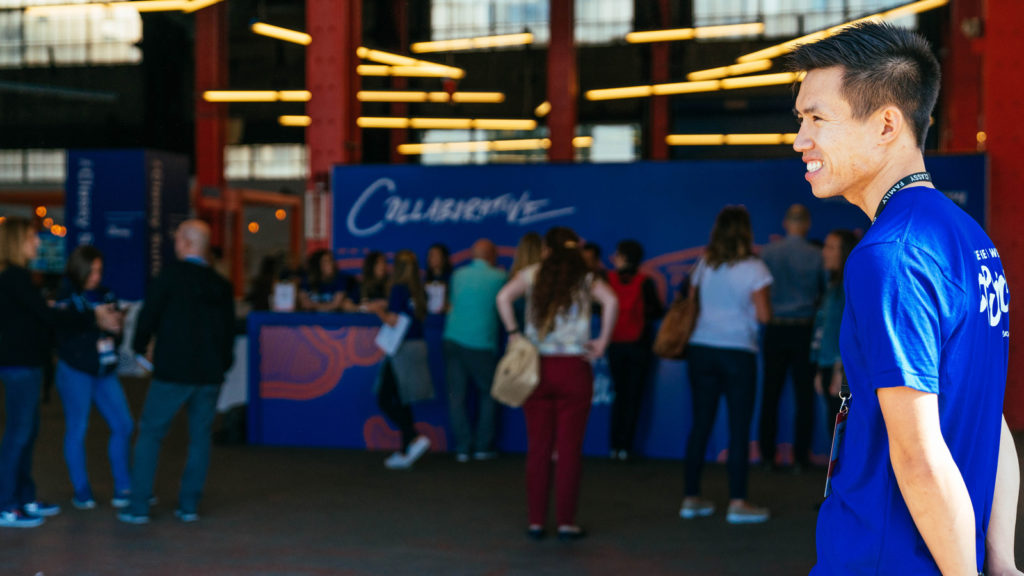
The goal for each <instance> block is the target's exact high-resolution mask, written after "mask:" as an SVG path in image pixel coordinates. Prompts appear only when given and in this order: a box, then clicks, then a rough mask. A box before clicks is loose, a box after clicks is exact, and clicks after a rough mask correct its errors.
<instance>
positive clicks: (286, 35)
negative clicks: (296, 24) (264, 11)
mask: <svg viewBox="0 0 1024 576" xmlns="http://www.w3.org/2000/svg"><path fill="white" fill-rule="evenodd" d="M249 30H252V32H253V33H254V34H259V35H260V36H266V37H268V38H274V39H276V40H283V41H285V42H291V43H293V44H301V45H303V46H309V45H310V44H312V43H313V37H312V36H310V35H309V34H306V33H305V32H299V31H298V30H291V29H289V28H282V27H280V26H274V25H273V24H267V23H266V22H260V21H259V20H253V21H251V22H249Z"/></svg>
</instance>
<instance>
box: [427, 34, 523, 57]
mask: <svg viewBox="0 0 1024 576" xmlns="http://www.w3.org/2000/svg"><path fill="white" fill-rule="evenodd" d="M524 44H533V34H530V33H529V32H524V33H522V34H500V35H497V36H477V37H475V38H455V39H452V40H437V41H434V42H414V43H413V44H412V46H410V49H411V50H412V51H413V52H414V53H416V54H423V53H426V52H454V51H457V50H477V49H483V48H497V47H499V46H522V45H524Z"/></svg>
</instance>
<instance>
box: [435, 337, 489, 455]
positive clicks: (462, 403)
mask: <svg viewBox="0 0 1024 576" xmlns="http://www.w3.org/2000/svg"><path fill="white" fill-rule="evenodd" d="M444 363H445V373H446V380H447V383H448V417H449V420H450V422H451V425H452V436H454V437H455V451H456V452H457V453H459V454H469V453H470V451H471V450H475V451H476V452H490V451H492V450H494V431H495V424H496V417H497V413H498V409H497V405H496V404H495V402H494V399H493V398H491V384H492V383H493V382H494V370H495V368H497V366H498V354H497V353H496V352H495V351H493V350H475V349H473V348H466V347H465V346H462V345H460V344H456V343H455V342H452V341H451V340H445V341H444ZM470 379H472V380H473V382H475V383H476V388H477V394H476V396H477V411H476V415H477V422H476V434H474V433H473V427H472V425H471V424H470V422H469V414H468V413H467V411H466V391H467V389H468V388H469V380H470ZM474 440H475V444H474Z"/></svg>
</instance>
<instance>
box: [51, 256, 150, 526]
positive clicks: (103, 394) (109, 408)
mask: <svg viewBox="0 0 1024 576" xmlns="http://www.w3.org/2000/svg"><path fill="white" fill-rule="evenodd" d="M102 278H103V253H102V252H100V251H99V249H97V248H96V247H95V246H79V247H78V248H76V249H75V251H74V252H72V253H71V256H69V257H68V263H67V273H66V275H65V278H64V282H63V284H62V286H61V288H60V290H59V291H58V293H57V304H58V306H62V307H66V308H73V309H75V310H79V311H83V312H84V311H86V310H89V309H91V308H94V307H95V306H96V305H97V304H101V303H104V302H114V301H115V299H114V294H113V293H112V292H111V291H109V290H107V289H105V288H102V287H100V281H101V280H102ZM120 340H121V338H120V334H119V333H113V332H107V331H105V330H101V329H99V328H98V327H95V326H92V327H89V328H86V329H74V328H66V329H60V328H58V330H57V358H58V361H57V389H58V390H60V397H61V401H62V402H63V404H64V422H65V426H64V459H65V460H67V463H68V472H69V473H70V475H71V485H72V487H73V488H74V495H73V496H72V498H71V504H72V505H73V506H74V507H75V508H78V509H79V510H89V509H92V508H95V507H96V501H95V500H94V499H93V493H92V486H91V485H90V484H89V474H88V471H87V470H86V465H85V434H86V431H87V430H88V427H89V412H90V411H91V410H92V405H93V404H96V408H97V409H98V410H99V412H100V414H102V415H103V418H104V419H105V420H106V421H107V424H108V425H109V426H110V443H109V445H108V453H109V455H110V466H111V469H112V471H113V475H114V498H113V500H112V501H111V504H112V505H113V506H114V507H115V508H124V507H125V506H127V505H128V494H129V493H130V492H131V488H132V477H131V472H130V471H129V466H128V452H129V450H130V447H131V439H132V431H133V430H134V428H135V423H134V422H133V421H132V414H131V410H130V409H129V408H128V399H127V398H125V395H124V390H123V389H122V388H121V382H120V381H119V380H118V379H117V364H118V358H117V346H118V343H119V342H120Z"/></svg>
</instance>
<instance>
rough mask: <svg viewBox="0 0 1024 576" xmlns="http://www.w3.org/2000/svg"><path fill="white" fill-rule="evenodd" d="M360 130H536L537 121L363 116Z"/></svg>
mask: <svg viewBox="0 0 1024 576" xmlns="http://www.w3.org/2000/svg"><path fill="white" fill-rule="evenodd" d="M356 125H357V126H359V127H360V128H395V129H405V128H412V129H415V130H471V129H478V130H534V129H536V128H537V121H536V120H529V119H527V120H520V119H511V118H390V117H374V116H362V117H360V118H357V119H356Z"/></svg>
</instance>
